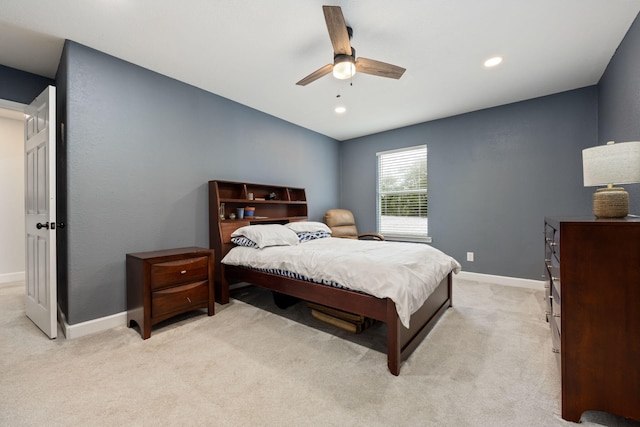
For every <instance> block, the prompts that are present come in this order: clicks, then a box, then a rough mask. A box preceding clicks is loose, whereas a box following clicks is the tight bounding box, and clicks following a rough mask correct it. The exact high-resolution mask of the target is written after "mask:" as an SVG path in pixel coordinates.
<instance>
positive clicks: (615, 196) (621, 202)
mask: <svg viewBox="0 0 640 427" xmlns="http://www.w3.org/2000/svg"><path fill="white" fill-rule="evenodd" d="M628 213H629V193H627V192H626V191H625V190H624V188H621V187H611V188H599V189H598V190H596V192H595V193H593V214H594V215H595V216H596V218H624V217H625V216H627V214H628Z"/></svg>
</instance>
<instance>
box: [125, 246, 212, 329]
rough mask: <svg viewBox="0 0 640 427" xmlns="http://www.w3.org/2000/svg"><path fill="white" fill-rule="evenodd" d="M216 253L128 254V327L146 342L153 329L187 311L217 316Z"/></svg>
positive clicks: (187, 250)
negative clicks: (204, 310)
mask: <svg viewBox="0 0 640 427" xmlns="http://www.w3.org/2000/svg"><path fill="white" fill-rule="evenodd" d="M213 262H214V251H213V250H211V249H204V248H198V247H189V248H178V249H167V250H161V251H153V252H139V253H133V254H127V326H128V327H131V326H132V322H136V323H137V324H138V326H139V327H140V334H141V335H142V338H143V339H147V338H149V337H150V336H151V326H152V325H155V324H157V323H159V322H162V321H163V320H166V319H168V318H170V317H173V316H175V315H177V314H180V313H185V312H187V311H191V310H195V309H199V308H207V309H208V314H209V316H213V314H214V312H215V307H214V290H213Z"/></svg>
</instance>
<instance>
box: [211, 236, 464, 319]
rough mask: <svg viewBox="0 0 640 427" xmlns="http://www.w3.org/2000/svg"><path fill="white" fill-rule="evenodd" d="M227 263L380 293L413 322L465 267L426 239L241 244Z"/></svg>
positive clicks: (338, 239)
mask: <svg viewBox="0 0 640 427" xmlns="http://www.w3.org/2000/svg"><path fill="white" fill-rule="evenodd" d="M222 263H223V264H227V265H238V266H244V267H252V268H265V269H281V270H287V271H291V272H294V273H298V274H301V275H303V276H305V277H309V278H314V279H316V280H327V281H333V282H336V283H339V284H340V285H342V286H345V287H347V288H350V289H353V290H358V291H363V292H366V293H368V294H370V295H373V296H376V297H378V298H391V300H392V301H393V302H394V303H395V304H396V310H397V312H398V316H399V318H400V321H401V322H402V324H403V325H404V326H405V327H407V328H408V327H409V319H410V317H411V315H412V314H413V313H415V312H416V311H417V310H418V309H419V308H420V307H421V306H422V304H423V303H424V302H425V301H426V299H427V298H428V297H429V295H431V293H432V292H433V291H434V289H435V288H436V287H437V286H438V284H439V283H440V282H441V281H442V279H443V278H444V277H445V276H446V275H447V274H449V272H451V271H454V272H455V273H458V272H459V271H460V264H459V263H458V262H457V261H456V260H455V259H453V258H452V257H450V256H448V255H446V254H444V253H442V252H441V251H439V250H437V249H435V248H433V247H432V246H429V245H426V244H419V243H400V242H387V241H383V242H379V241H366V240H352V239H340V238H324V239H316V240H312V241H309V242H304V243H300V244H299V245H296V246H273V247H267V248H263V249H254V248H248V247H241V246H237V247H234V248H233V249H231V251H229V253H228V254H227V255H226V256H225V257H224V258H223V259H222Z"/></svg>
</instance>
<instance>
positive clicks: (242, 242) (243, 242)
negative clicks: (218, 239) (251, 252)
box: [231, 236, 258, 249]
mask: <svg viewBox="0 0 640 427" xmlns="http://www.w3.org/2000/svg"><path fill="white" fill-rule="evenodd" d="M231 242H232V243H233V244H235V245H238V246H246V247H248V248H256V249H258V244H257V243H256V242H254V241H253V240H251V239H247V238H246V237H244V236H238V237H232V238H231Z"/></svg>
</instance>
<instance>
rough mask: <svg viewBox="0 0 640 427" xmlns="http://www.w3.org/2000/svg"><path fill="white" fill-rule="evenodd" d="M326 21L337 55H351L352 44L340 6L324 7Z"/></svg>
mask: <svg viewBox="0 0 640 427" xmlns="http://www.w3.org/2000/svg"><path fill="white" fill-rule="evenodd" d="M322 11H323V12H324V20H325V21H326V22H327V30H328V31H329V37H330V38H331V44H332V45H333V52H334V54H336V55H351V42H350V41H349V32H348V31H347V24H346V22H345V21H344V16H343V15H342V9H340V6H322Z"/></svg>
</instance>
